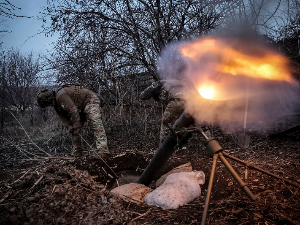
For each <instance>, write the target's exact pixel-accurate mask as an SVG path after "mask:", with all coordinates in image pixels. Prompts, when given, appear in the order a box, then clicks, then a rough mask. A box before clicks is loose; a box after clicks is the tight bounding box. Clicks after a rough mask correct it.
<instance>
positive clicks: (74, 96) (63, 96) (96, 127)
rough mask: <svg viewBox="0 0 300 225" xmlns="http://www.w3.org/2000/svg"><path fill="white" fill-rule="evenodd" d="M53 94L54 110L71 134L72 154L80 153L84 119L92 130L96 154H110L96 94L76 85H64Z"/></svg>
mask: <svg viewBox="0 0 300 225" xmlns="http://www.w3.org/2000/svg"><path fill="white" fill-rule="evenodd" d="M54 96H55V103H54V108H55V111H56V112H57V114H58V115H59V117H60V119H61V121H62V122H63V124H64V125H65V126H66V127H67V128H68V130H69V131H70V133H71V134H72V144H73V154H74V155H76V154H77V155H81V154H82V147H81V136H80V129H81V128H82V127H83V124H84V123H85V122H86V121H88V123H89V125H90V126H91V128H92V130H93V132H94V135H95V138H96V148H97V154H101V155H103V154H110V152H109V150H108V147H107V138H106V133H105V130H104V127H103V124H102V120H101V114H100V109H99V107H100V100H99V98H98V96H97V95H96V94H95V93H93V92H92V91H90V90H88V89H86V88H83V87H81V86H78V85H64V86H62V88H60V89H58V90H57V92H56V93H55V94H54Z"/></svg>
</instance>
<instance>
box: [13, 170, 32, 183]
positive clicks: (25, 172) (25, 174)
mask: <svg viewBox="0 0 300 225" xmlns="http://www.w3.org/2000/svg"><path fill="white" fill-rule="evenodd" d="M27 173H29V170H27V171H26V172H25V173H24V174H23V175H22V176H21V177H20V178H19V179H17V180H15V181H14V182H12V183H11V184H10V185H12V184H14V183H17V182H18V181H19V180H21V179H22V178H23V177H25V176H26V174H27Z"/></svg>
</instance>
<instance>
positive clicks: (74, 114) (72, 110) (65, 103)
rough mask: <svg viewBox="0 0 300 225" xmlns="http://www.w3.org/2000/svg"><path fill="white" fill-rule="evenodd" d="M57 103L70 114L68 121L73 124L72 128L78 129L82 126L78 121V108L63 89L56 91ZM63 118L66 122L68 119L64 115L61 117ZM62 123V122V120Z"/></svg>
mask: <svg viewBox="0 0 300 225" xmlns="http://www.w3.org/2000/svg"><path fill="white" fill-rule="evenodd" d="M57 103H58V104H59V106H60V108H61V109H62V110H64V111H65V112H67V113H68V114H69V115H70V119H71V121H70V123H71V124H72V125H73V129H74V130H76V129H79V128H81V127H82V124H81V122H80V115H79V110H78V108H77V107H76V105H75V104H74V102H73V101H72V99H71V98H70V96H69V95H68V94H67V93H66V92H65V91H64V90H63V89H61V90H60V91H59V92H58V93H57ZM61 118H63V120H64V121H65V122H66V120H68V119H67V118H65V117H64V116H63V117H61ZM63 123H64V122H63Z"/></svg>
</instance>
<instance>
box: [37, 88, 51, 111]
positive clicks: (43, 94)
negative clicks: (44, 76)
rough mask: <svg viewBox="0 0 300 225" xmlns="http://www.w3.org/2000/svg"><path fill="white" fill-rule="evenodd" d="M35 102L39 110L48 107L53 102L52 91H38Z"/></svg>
mask: <svg viewBox="0 0 300 225" xmlns="http://www.w3.org/2000/svg"><path fill="white" fill-rule="evenodd" d="M36 100H37V102H38V105H39V106H40V107H41V108H45V107H47V106H50V105H51V104H52V103H53V100H54V91H49V90H48V89H43V90H41V91H40V93H38V95H37V97H36Z"/></svg>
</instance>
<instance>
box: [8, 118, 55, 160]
mask: <svg viewBox="0 0 300 225" xmlns="http://www.w3.org/2000/svg"><path fill="white" fill-rule="evenodd" d="M10 114H11V115H12V116H13V117H14V118H15V120H16V121H17V122H18V123H19V125H20V126H21V128H22V130H23V131H24V132H25V134H26V136H27V137H28V139H29V140H30V141H31V143H32V144H33V145H34V146H35V147H37V148H38V149H39V150H40V151H41V152H43V153H45V154H46V155H48V156H51V155H50V154H49V153H48V152H45V151H44V150H43V149H41V148H40V147H39V146H37V144H36V143H34V142H33V141H32V139H31V137H30V136H29V135H28V133H27V132H26V130H25V128H24V127H23V126H22V124H21V123H20V121H19V120H18V119H17V117H16V116H15V115H14V114H13V113H12V112H10Z"/></svg>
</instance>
